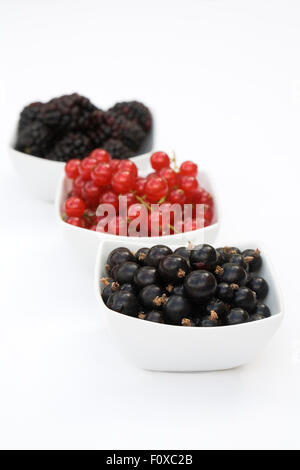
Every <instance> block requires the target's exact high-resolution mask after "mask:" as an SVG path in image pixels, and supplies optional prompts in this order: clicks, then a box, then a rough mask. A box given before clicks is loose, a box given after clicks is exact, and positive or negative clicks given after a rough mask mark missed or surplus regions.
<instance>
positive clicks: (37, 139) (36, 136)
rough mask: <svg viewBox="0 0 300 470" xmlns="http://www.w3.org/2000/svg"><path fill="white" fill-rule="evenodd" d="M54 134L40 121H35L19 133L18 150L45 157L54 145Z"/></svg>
mask: <svg viewBox="0 0 300 470" xmlns="http://www.w3.org/2000/svg"><path fill="white" fill-rule="evenodd" d="M52 139H53V132H52V131H51V130H50V129H49V128H48V127H47V126H45V125H44V124H42V123H41V122H39V121H33V122H32V123H30V124H28V125H27V126H26V127H24V128H22V130H21V131H20V132H19V133H18V137H17V142H16V146H15V148H16V150H20V151H21V152H25V153H28V154H30V155H35V156H36V157H44V156H45V155H46V153H47V152H48V150H49V147H50V145H51V143H52Z"/></svg>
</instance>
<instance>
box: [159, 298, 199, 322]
mask: <svg viewBox="0 0 300 470" xmlns="http://www.w3.org/2000/svg"><path fill="white" fill-rule="evenodd" d="M192 311H193V307H192V304H191V302H190V301H189V300H188V299H187V298H186V297H183V296H182V295H171V296H170V297H169V298H168V299H167V302H166V303H165V305H164V307H163V312H164V315H165V318H166V320H167V321H168V323H171V324H173V325H180V323H181V319H182V318H183V317H187V316H189V315H192Z"/></svg>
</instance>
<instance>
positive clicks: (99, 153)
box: [89, 149, 111, 163]
mask: <svg viewBox="0 0 300 470" xmlns="http://www.w3.org/2000/svg"><path fill="white" fill-rule="evenodd" d="M89 156H90V157H92V158H94V159H95V160H97V162H98V163H100V162H106V163H109V162H110V160H111V158H110V155H109V153H108V152H107V151H106V150H104V149H95V150H93V151H92V152H91V153H90V155H89Z"/></svg>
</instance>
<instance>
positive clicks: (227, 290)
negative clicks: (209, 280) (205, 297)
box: [216, 282, 239, 303]
mask: <svg viewBox="0 0 300 470" xmlns="http://www.w3.org/2000/svg"><path fill="white" fill-rule="evenodd" d="M238 288H239V286H238V285H237V284H236V285H232V284H227V282H220V284H218V285H217V289H216V297H217V298H218V299H221V300H223V301H224V302H226V303H231V302H232V300H233V297H234V292H235V290H236V289H238Z"/></svg>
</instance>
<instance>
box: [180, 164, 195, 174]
mask: <svg viewBox="0 0 300 470" xmlns="http://www.w3.org/2000/svg"><path fill="white" fill-rule="evenodd" d="M180 173H181V175H182V176H197V173H198V165H196V163H194V162H191V161H186V162H183V163H182V164H181V165H180Z"/></svg>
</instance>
